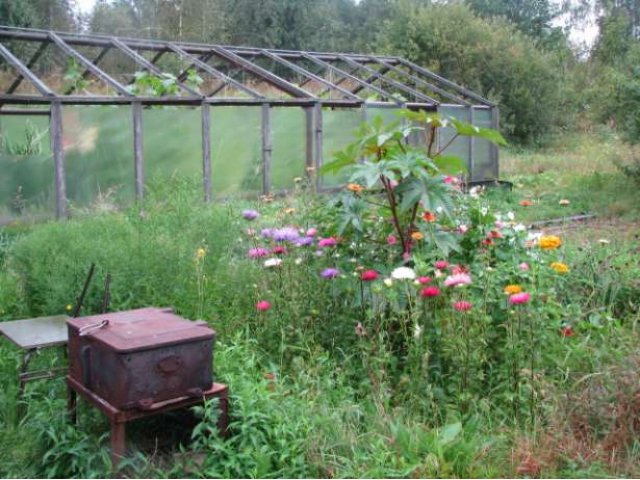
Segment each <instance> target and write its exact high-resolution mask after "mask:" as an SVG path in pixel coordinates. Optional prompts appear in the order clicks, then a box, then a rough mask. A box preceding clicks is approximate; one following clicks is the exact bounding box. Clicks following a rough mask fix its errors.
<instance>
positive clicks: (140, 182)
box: [131, 102, 144, 201]
mask: <svg viewBox="0 0 640 480" xmlns="http://www.w3.org/2000/svg"><path fill="white" fill-rule="evenodd" d="M131 108H132V114H133V165H134V168H133V170H134V179H135V190H136V198H137V199H138V200H139V201H142V200H143V198H144V155H143V144H142V104H141V103H140V102H132V103H131Z"/></svg>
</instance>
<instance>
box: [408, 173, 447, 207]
mask: <svg viewBox="0 0 640 480" xmlns="http://www.w3.org/2000/svg"><path fill="white" fill-rule="evenodd" d="M396 194H397V195H398V196H399V197H400V198H401V201H400V211H402V212H406V211H408V210H410V209H411V208H413V207H414V206H415V205H416V203H421V204H422V206H423V208H425V209H426V210H429V211H439V212H440V213H442V214H444V215H446V216H448V217H450V216H451V211H452V210H453V200H452V198H451V193H450V191H449V188H448V187H447V186H446V185H445V184H444V183H443V182H442V179H441V177H440V176H437V177H431V176H430V175H429V174H427V173H426V172H423V173H421V174H419V175H416V176H412V177H409V178H407V179H405V180H404V181H403V182H402V183H401V184H400V185H398V187H396Z"/></svg>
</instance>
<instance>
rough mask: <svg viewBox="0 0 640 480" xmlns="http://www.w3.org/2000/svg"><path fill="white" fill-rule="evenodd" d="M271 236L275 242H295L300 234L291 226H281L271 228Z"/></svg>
mask: <svg viewBox="0 0 640 480" xmlns="http://www.w3.org/2000/svg"><path fill="white" fill-rule="evenodd" d="M272 238H273V239H274V240H275V241H276V242H295V241H296V240H298V239H299V238H300V234H299V233H298V230H297V229H295V228H293V227H283V228H276V229H275V230H273V235H272Z"/></svg>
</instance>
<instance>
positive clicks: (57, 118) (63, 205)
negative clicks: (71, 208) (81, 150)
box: [49, 102, 67, 218]
mask: <svg viewBox="0 0 640 480" xmlns="http://www.w3.org/2000/svg"><path fill="white" fill-rule="evenodd" d="M62 133H63V132H62V105H61V104H60V102H53V103H52V104H51V115H50V117H49V136H50V139H51V151H52V152H53V176H54V182H55V189H56V217H57V218H65V217H66V216H67V186H66V179H65V175H64V147H63V144H62Z"/></svg>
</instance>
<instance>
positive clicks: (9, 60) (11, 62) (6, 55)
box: [0, 43, 55, 97]
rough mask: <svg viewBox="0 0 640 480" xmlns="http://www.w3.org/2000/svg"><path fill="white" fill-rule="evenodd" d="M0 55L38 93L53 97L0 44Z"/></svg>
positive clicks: (23, 65)
mask: <svg viewBox="0 0 640 480" xmlns="http://www.w3.org/2000/svg"><path fill="white" fill-rule="evenodd" d="M0 55H1V56H2V57H3V58H4V59H5V60H6V61H7V63H9V65H11V66H13V68H15V69H16V71H17V72H18V73H19V74H20V75H22V76H23V77H24V78H26V79H27V80H29V81H30V82H31V83H32V84H33V85H34V86H35V87H36V89H38V91H39V92H40V93H41V94H42V95H45V96H48V97H53V96H55V93H54V92H53V91H52V90H51V89H50V88H49V87H47V86H46V85H45V84H44V82H42V81H41V80H40V79H39V78H38V76H37V75H36V74H35V73H33V72H32V71H31V70H29V69H28V68H27V66H26V65H25V64H24V63H22V62H21V61H20V59H19V58H18V57H16V56H15V55H14V54H13V53H11V52H10V51H9V49H8V48H7V47H5V46H4V45H3V44H1V43H0Z"/></svg>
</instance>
